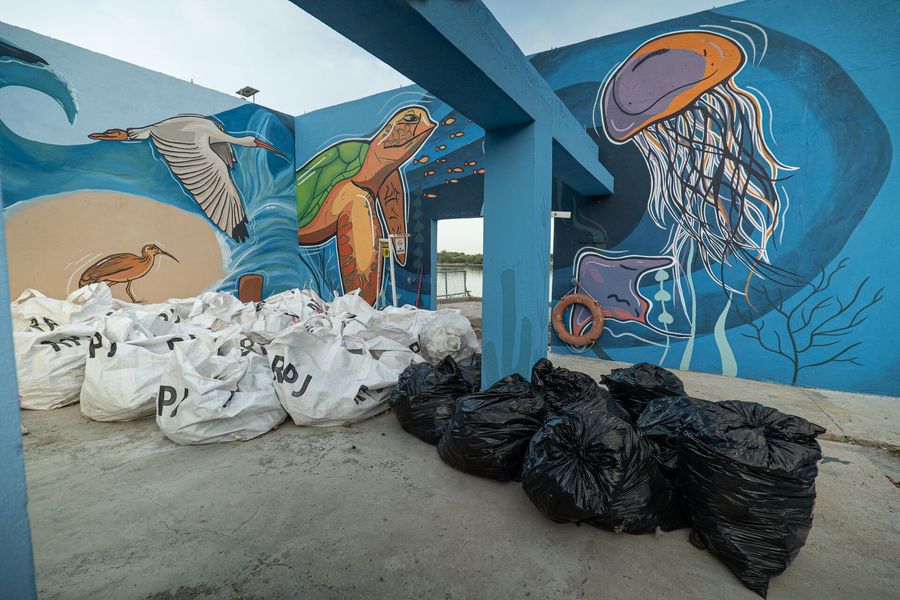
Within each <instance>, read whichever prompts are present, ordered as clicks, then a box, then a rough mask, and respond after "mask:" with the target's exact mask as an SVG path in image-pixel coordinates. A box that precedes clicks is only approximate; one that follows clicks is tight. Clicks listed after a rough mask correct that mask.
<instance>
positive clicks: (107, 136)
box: [88, 129, 128, 142]
mask: <svg viewBox="0 0 900 600" xmlns="http://www.w3.org/2000/svg"><path fill="white" fill-rule="evenodd" d="M88 137H89V138H91V139H92V140H115V141H118V142H124V141H125V140H127V139H128V133H127V132H126V131H125V130H124V129H107V130H106V131H104V132H101V133H92V134H90V135H88Z"/></svg>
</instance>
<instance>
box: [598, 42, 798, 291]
mask: <svg viewBox="0 0 900 600" xmlns="http://www.w3.org/2000/svg"><path fill="white" fill-rule="evenodd" d="M745 62H746V54H745V53H744V50H743V49H742V48H741V46H740V45H739V44H738V43H737V42H735V41H734V40H732V39H730V38H728V37H725V36H723V35H720V34H716V33H711V32H705V31H686V32H679V33H674V34H669V35H664V36H661V37H658V38H655V39H653V40H650V41H648V42H646V43H645V44H643V45H641V46H640V47H639V48H637V49H636V50H635V51H634V52H632V53H631V55H630V56H628V58H626V59H625V61H624V62H623V63H622V64H621V65H619V67H618V68H617V69H616V70H615V71H614V72H612V74H611V75H610V76H609V77H608V78H607V80H606V82H605V84H604V87H603V90H602V98H600V99H598V100H599V103H600V108H601V110H602V115H603V128H604V131H605V133H606V136H607V137H608V138H609V140H610V141H611V142H614V143H618V144H624V143H628V142H631V143H634V144H635V145H636V146H637V148H638V149H639V151H640V152H641V155H642V156H643V158H644V161H645V163H646V165H647V168H648V171H649V175H650V197H649V198H648V212H649V214H650V216H651V218H652V219H653V221H654V222H655V223H656V224H657V225H658V226H660V227H662V228H668V229H669V240H668V243H667V245H666V250H665V251H666V252H668V253H670V254H671V255H672V256H673V257H674V258H675V259H676V260H677V261H678V262H679V264H680V265H682V267H683V268H691V266H690V265H687V264H686V262H687V260H686V259H685V255H687V254H688V249H689V248H692V247H693V248H696V250H697V255H698V256H699V258H700V260H701V262H702V264H703V266H704V268H705V270H706V272H707V273H708V274H709V276H710V277H711V278H712V279H713V280H715V281H716V282H717V283H719V284H720V285H722V286H723V288H725V289H727V290H728V291H735V292H738V293H746V291H747V289H748V287H749V282H750V278H751V277H753V276H758V277H764V278H768V279H774V280H779V279H780V280H781V281H782V282H784V281H787V280H789V279H790V273H789V272H787V271H785V270H783V269H780V268H778V267H775V266H773V265H771V264H769V258H768V246H769V242H770V240H771V239H772V237H773V234H774V233H775V231H776V229H777V228H778V227H779V226H780V220H781V210H782V209H781V200H780V198H779V194H778V190H777V189H776V187H775V182H776V180H777V179H778V172H779V169H782V170H790V169H791V167H788V166H786V165H784V164H782V163H780V162H779V161H778V160H777V159H776V158H775V156H774V155H773V154H772V152H771V150H769V148H768V146H767V145H766V141H765V139H764V137H763V135H762V133H761V127H760V123H761V120H762V117H761V115H762V110H761V108H760V105H759V102H758V101H757V99H756V97H755V96H754V95H753V94H751V93H750V92H748V91H746V90H743V89H741V88H740V87H738V85H737V84H736V83H735V81H734V76H735V75H736V74H737V73H738V72H739V71H740V70H741V68H742V67H743V66H744V64H745ZM732 258H734V259H736V260H732ZM732 280H740V281H743V282H744V283H745V285H743V286H738V287H734V286H733V285H732V284H731V283H729V282H730V281H732ZM741 287H743V290H741V289H740V288H741Z"/></svg>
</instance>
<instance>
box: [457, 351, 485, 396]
mask: <svg viewBox="0 0 900 600" xmlns="http://www.w3.org/2000/svg"><path fill="white" fill-rule="evenodd" d="M456 364H458V365H459V370H460V372H461V373H462V376H463V379H465V380H466V381H467V382H468V383H469V386H470V387H471V388H472V391H473V392H477V391H478V390H480V389H481V355H480V354H473V355H472V356H470V357H469V358H464V359H463V360H461V361H459V362H458V363H456Z"/></svg>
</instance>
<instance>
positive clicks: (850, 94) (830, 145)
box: [296, 0, 900, 394]
mask: <svg viewBox="0 0 900 600" xmlns="http://www.w3.org/2000/svg"><path fill="white" fill-rule="evenodd" d="M898 11H900V5H898V4H897V3H895V2H890V1H885V0H865V1H863V2H860V3H855V4H854V5H853V6H852V7H846V8H845V9H844V14H842V17H841V18H840V19H835V12H834V7H833V4H832V3H831V2H828V1H827V0H813V1H812V2H807V3H803V4H802V5H797V4H796V3H790V2H786V1H783V0H750V1H748V2H744V3H741V4H737V5H731V6H728V7H725V8H722V9H716V10H712V11H707V12H703V13H698V14H695V15H690V16H687V17H683V18H679V19H675V20H672V21H666V22H662V23H657V24H654V25H652V26H648V27H644V28H641V29H637V30H632V31H627V32H622V33H619V34H616V35H612V36H607V37H603V38H597V39H594V40H588V41H586V42H583V43H580V44H575V45H572V46H568V47H564V48H558V49H555V50H551V51H548V52H543V53H540V54H537V55H535V56H533V57H531V60H532V64H533V65H534V66H535V67H536V68H537V69H538V71H539V72H540V73H541V74H542V75H543V76H544V77H545V78H546V79H547V81H548V82H549V83H550V85H551V87H552V88H553V89H554V90H555V91H556V93H557V94H558V95H559V96H560V97H561V98H562V100H563V101H564V103H565V104H566V105H567V106H568V108H569V109H570V110H571V111H572V112H573V113H574V114H575V116H576V117H577V119H578V120H579V122H580V123H581V124H582V125H583V126H584V127H585V130H586V131H588V133H589V134H591V135H592V136H593V137H594V139H595V140H596V141H597V143H598V145H599V146H600V149H601V156H602V158H603V162H604V165H605V166H606V167H607V168H608V169H609V170H610V171H611V172H612V174H613V175H614V177H615V180H616V193H615V194H613V195H612V196H610V197H607V198H605V199H603V200H599V201H598V200H586V199H584V198H582V197H580V196H579V195H578V194H576V193H575V192H573V191H572V190H571V189H569V188H567V187H566V186H564V185H562V184H559V183H557V184H556V185H555V189H554V197H553V205H554V208H557V209H561V210H569V211H572V212H573V217H572V219H570V220H557V221H556V236H555V243H554V248H553V254H554V272H553V281H554V284H553V289H552V297H553V298H559V297H561V296H562V295H564V294H565V293H567V292H569V291H570V288H571V284H570V283H569V282H570V279H571V278H572V276H573V275H579V277H581V279H582V281H583V282H584V283H585V284H586V285H587V290H588V291H589V292H590V293H592V294H594V295H595V296H597V298H598V300H600V302H601V304H602V305H603V306H604V308H605V310H606V317H607V318H606V329H605V332H604V334H603V337H602V338H601V340H600V341H599V342H598V343H597V344H595V345H594V346H593V347H591V348H589V349H578V348H570V347H567V346H566V345H564V344H562V343H561V342H560V340H559V339H558V338H556V337H555V336H554V337H553V347H554V350H555V351H557V352H564V353H565V352H576V353H581V354H583V355H585V356H597V357H600V358H609V359H613V360H621V361H628V362H638V361H648V362H652V363H656V364H662V365H664V366H666V367H672V368H685V369H691V370H697V371H704V372H710V373H724V374H728V375H737V376H740V377H748V378H755V379H762V380H771V381H779V382H786V383H797V384H800V385H814V386H820V387H826V388H831V389H842V390H851V391H860V392H871V393H876V394H894V393H896V389H897V387H898V383H900V382H898V379H900V369H898V366H900V365H898V364H897V362H898V359H897V353H896V352H894V351H893V350H892V349H893V340H894V338H895V337H897V335H896V332H894V329H896V327H895V326H894V325H893V323H894V322H895V320H894V318H893V317H894V315H895V314H897V312H898V310H900V299H898V296H897V295H896V292H895V288H896V287H897V278H898V276H897V274H896V270H895V269H891V268H890V266H889V265H891V264H892V263H893V262H894V261H895V260H896V258H897V257H896V253H897V250H895V249H894V247H893V246H892V245H891V244H890V243H889V240H890V239H892V238H891V227H892V226H893V224H894V222H895V221H896V209H895V208H894V206H893V203H892V200H891V199H892V198H894V197H895V196H896V194H897V186H898V181H897V178H898V175H897V169H896V167H895V166H894V160H893V143H894V139H893V138H895V137H896V132H897V130H898V108H897V104H896V102H895V96H896V87H897V85H896V82H897V81H898V73H897V67H896V65H895V64H894V63H893V62H892V60H891V57H892V56H894V55H895V54H896V51H897V50H898V45H900V44H898V41H897V38H896V36H895V35H894V34H893V32H892V27H893V26H894V24H896V23H897V22H898V16H900V13H898ZM685 31H688V32H701V33H704V32H705V34H706V35H707V37H708V38H711V39H721V38H725V40H726V42H727V43H729V44H734V45H735V47H736V48H738V52H739V53H740V54H741V55H742V57H743V65H742V66H741V67H740V69H739V70H737V71H736V72H734V73H729V76H728V77H727V79H728V80H729V81H730V83H725V81H724V80H723V81H722V85H723V86H726V87H729V89H736V90H738V91H730V92H728V93H729V94H731V96H729V98H732V97H740V98H742V99H743V100H744V101H745V102H746V103H747V105H748V106H749V108H747V107H745V110H744V112H743V113H741V114H740V115H738V114H737V113H735V114H732V115H731V116H730V117H728V116H727V115H724V114H718V115H716V117H717V118H719V119H720V122H721V123H722V124H723V125H721V126H724V123H725V122H726V121H727V122H728V124H729V126H730V131H732V133H733V132H734V131H735V128H736V127H737V126H740V129H741V131H742V135H740V136H738V137H739V140H740V141H739V142H734V143H736V144H738V145H737V146H735V147H733V148H731V150H732V151H735V150H739V152H738V153H742V154H741V155H742V160H743V161H744V163H746V164H750V165H752V166H753V170H754V173H755V174H756V175H755V176H757V177H761V179H758V180H756V181H755V185H756V186H757V187H760V188H765V189H764V190H760V191H761V193H754V192H752V191H751V192H747V191H744V193H743V196H741V197H738V198H732V196H733V194H732V190H731V189H730V188H729V186H727V185H726V186H724V187H720V189H719V195H718V201H719V202H720V203H722V205H723V206H726V208H727V209H728V210H737V211H738V212H740V213H742V214H743V218H744V221H743V226H744V227H745V235H744V238H745V239H744V240H743V245H740V244H735V243H732V244H731V245H730V246H729V248H730V250H729V251H726V252H725V253H724V255H722V253H720V256H718V258H716V256H715V252H708V251H707V250H710V249H711V248H712V245H710V243H709V239H708V235H709V234H710V233H714V234H717V235H718V236H719V238H722V239H725V240H726V241H727V240H728V238H729V231H731V230H730V229H729V226H727V225H725V226H722V227H721V228H719V225H718V224H717V222H716V217H715V216H714V214H713V216H709V215H707V216H705V217H704V218H702V219H694V220H691V219H684V218H683V217H684V214H683V213H682V214H679V213H678V209H677V206H678V205H679V202H681V201H683V200H684V198H683V197H681V196H679V194H677V193H676V194H671V193H670V194H663V195H661V196H660V195H657V197H656V200H655V201H654V202H653V203H655V204H657V205H658V207H659V210H658V214H657V215H656V216H657V219H656V220H654V219H653V216H652V215H651V213H650V211H649V208H650V206H651V204H652V202H651V199H652V198H653V191H654V185H656V189H657V191H659V189H660V186H661V184H660V182H659V181H654V179H653V178H652V176H651V171H650V168H649V167H648V163H647V160H646V159H645V157H644V154H642V151H641V148H640V147H639V146H638V142H637V141H635V138H637V137H641V136H634V137H632V138H629V139H627V140H624V143H620V142H621V141H611V140H610V138H609V137H608V136H607V133H606V131H605V128H604V118H605V117H606V116H607V115H605V114H604V109H603V92H604V89H606V85H607V81H608V77H610V76H611V74H612V73H613V71H615V69H616V68H617V67H618V66H619V65H621V64H622V63H623V62H624V61H626V60H627V59H628V58H629V56H630V55H632V53H635V51H637V50H638V49H639V48H641V46H643V45H644V44H646V43H647V42H649V41H651V40H653V39H654V38H658V37H661V36H662V37H665V36H672V35H673V34H677V33H678V32H685ZM714 36H719V37H718V38H715V37H714ZM672 56H674V54H672V55H670V56H669V57H668V58H671V57H672ZM634 62H635V61H633V62H632V63H631V66H633V64H634ZM676 63H677V61H676ZM676 67H677V68H676ZM682 67H683V65H680V64H675V66H674V67H672V68H671V69H668V71H670V72H672V73H679V72H680V71H679V69H681V68H682ZM662 71H663V72H665V71H667V69H665V68H664V69H662ZM609 85H610V86H611V85H612V84H609ZM641 85H643V86H644V87H645V89H648V90H650V93H652V92H653V90H654V89H658V88H659V86H665V85H668V84H667V83H666V82H665V81H660V80H659V79H658V77H657V79H653V78H649V79H647V80H645V81H643V82H641ZM654 86H656V87H655V88H654ZM610 89H611V88H610ZM735 95H736V96H735ZM700 96H701V94H700V93H698V94H696V97H695V98H694V99H693V100H694V101H696V100H697V99H699V98H700ZM717 97H718V98H720V101H721V102H725V103H727V102H728V101H729V100H728V99H725V97H724V96H722V94H721V93H720V94H719V96H717ZM670 101H671V97H670V98H669V99H668V100H666V102H670ZM731 101H734V100H731ZM406 104H421V105H423V106H426V107H427V108H428V110H429V111H430V113H431V114H432V116H433V117H434V119H435V120H436V121H438V122H439V123H441V125H440V126H439V127H438V129H437V130H436V131H435V132H434V134H433V135H432V137H431V138H430V139H429V141H428V143H427V145H426V146H425V147H423V148H422V149H421V150H420V152H419V153H418V155H417V156H416V160H413V161H410V162H409V163H408V164H406V165H405V166H404V168H403V170H404V173H405V175H406V181H407V184H408V188H409V201H408V206H409V217H408V219H409V227H408V229H409V232H410V234H411V235H412V237H411V238H410V257H411V258H410V260H409V262H408V263H407V266H406V268H405V269H401V270H400V273H401V276H400V277H399V278H398V282H397V285H398V288H399V291H400V298H401V300H402V301H404V302H414V301H415V299H416V291H417V290H418V289H419V281H420V280H421V281H422V282H423V284H422V286H421V289H422V290H429V293H431V292H430V290H431V289H432V285H431V284H433V281H432V280H431V277H430V275H431V273H430V269H431V262H430V261H428V260H427V257H428V254H429V250H430V249H431V246H432V244H433V240H432V239H431V231H432V224H433V223H434V221H435V220H436V219H441V218H459V217H472V216H481V215H482V214H483V212H484V211H483V207H482V201H483V198H484V177H483V176H482V174H481V173H480V169H482V168H486V167H487V164H486V163H485V156H484V147H483V143H484V137H483V131H481V130H480V129H479V128H478V127H476V126H474V125H473V124H471V123H468V120H467V119H466V118H465V116H464V115H461V114H459V113H457V112H456V111H453V110H452V108H450V107H448V106H447V105H445V104H444V103H442V102H440V101H439V100H437V99H434V98H432V97H431V96H429V95H428V94H427V93H426V92H424V91H423V90H421V89H420V88H417V87H414V86H413V87H409V88H402V89H400V90H396V91H392V92H386V93H384V94H379V95H376V96H372V97H369V98H365V99H362V100H359V101H356V102H351V103H347V104H344V105H341V106H337V107H331V108H327V109H324V110H321V111H316V112H313V113H309V114H307V115H303V116H301V117H298V118H297V120H296V128H297V131H298V136H297V147H296V156H297V162H298V166H299V165H300V164H303V163H304V162H306V161H307V160H309V159H310V158H312V157H313V156H315V155H316V154H317V153H318V152H319V151H321V150H322V149H324V148H326V147H328V146H329V145H331V144H334V143H335V142H336V141H339V140H341V139H346V138H348V137H357V136H366V135H371V134H372V133H373V132H374V131H377V130H378V128H380V127H381V126H382V124H383V123H384V120H385V119H386V118H387V117H388V116H389V115H390V114H392V113H393V111H394V110H396V109H397V108H399V107H401V106H403V105H406ZM754 106H755V108H754ZM691 107H693V108H696V102H694V103H689V105H685V106H679V107H678V108H680V109H681V113H680V114H683V113H684V112H685V111H688V110H689V109H690V108H691ZM607 112H608V111H607ZM609 116H611V115H609ZM448 117H449V118H452V119H454V123H452V124H451V125H444V124H443V122H444V121H445V120H446V119H447V118H448ZM741 119H743V121H741ZM663 121H668V122H669V123H670V124H671V125H673V126H675V125H677V124H678V115H677V114H672V115H671V118H670V119H663ZM684 125H685V123H684V122H683V120H682V123H681V126H684ZM660 126H661V127H662V125H660ZM715 127H716V126H713V127H711V128H710V130H711V131H712V133H716V130H715ZM460 132H461V133H462V134H463V135H461V136H459V135H458V134H459V133H460ZM699 132H700V131H699V130H697V131H695V132H694V133H697V134H698V135H699ZM454 134H456V135H454ZM713 137H714V136H713ZM713 137H710V140H712V139H713ZM725 137H726V139H728V138H727V135H726V136H725ZM657 141H659V140H657ZM648 143H650V142H648ZM441 146H445V147H443V148H441ZM439 148H440V149H439ZM715 152H716V150H715V144H714V143H713V144H712V145H711V147H710V149H709V151H708V152H707V162H706V163H702V160H703V159H702V157H701V156H700V155H699V154H697V153H695V156H694V158H692V159H691V160H689V161H688V162H687V163H679V165H680V167H679V168H681V169H682V172H683V174H688V175H689V174H690V173H691V172H692V170H691V169H692V167H693V168H694V170H693V172H695V173H696V171H697V169H696V167H697V165H699V164H701V163H702V164H706V165H707V166H709V165H710V164H711V163H709V162H708V159H710V158H711V156H712V155H713V154H715ZM766 152H769V153H770V154H771V157H770V158H771V163H772V164H773V165H775V166H776V167H777V169H776V171H777V172H775V171H773V170H772V169H770V168H769V166H768V165H767V164H765V163H763V162H761V159H760V157H761V156H763V155H764V154H765V153H766ZM425 157H427V162H422V159H423V158H425ZM438 161H440V162H438ZM754 161H756V162H754ZM774 161H777V162H778V163H780V166H779V165H777V164H776V163H775V162H774ZM488 162H489V161H488ZM725 162H726V164H724V165H723V166H722V169H731V168H732V166H731V165H729V164H727V161H725ZM737 162H740V161H737ZM737 162H736V163H735V164H737ZM665 164H669V166H670V167H671V168H672V170H673V171H674V170H675V168H674V167H672V164H673V163H672V162H671V161H670V162H669V163H665V161H664V163H663V165H664V166H665ZM738 168H740V167H738ZM448 169H449V171H448ZM456 169H458V171H457V170H456ZM700 169H701V170H702V166H701V167H700ZM663 172H664V173H665V169H664V171H663ZM765 174H768V175H769V176H770V179H773V181H772V180H770V181H768V182H766V178H765V177H763V175H765ZM676 180H677V178H676ZM662 181H665V179H664V178H663V180H662ZM670 183H671V182H670ZM679 185H680V184H679ZM769 185H771V189H769V188H768V187H767V186H769ZM676 188H677V185H676ZM682 189H683V188H682ZM772 190H774V192H773V191H772ZM739 192H740V190H738V193H739ZM760 195H761V196H762V198H758V197H757V196H760ZM776 196H777V197H776ZM741 200H743V201H744V205H743V206H745V209H744V210H743V211H741V210H739V206H741V205H740V202H741ZM767 202H768V203H769V205H771V208H767V204H766V203H767ZM714 203H715V201H714V202H713V206H714V205H715V204H714ZM748 211H749V212H748ZM776 214H777V223H776V222H775V221H776V218H775V216H774V215H776ZM756 215H761V216H759V217H758V218H757V220H761V221H760V222H761V223H762V225H761V231H764V232H766V236H765V237H766V240H765V243H764V244H763V243H762V242H763V240H762V237H763V236H762V233H761V231H758V230H756V229H755V228H754V227H753V224H752V219H753V218H755V216H756ZM732 220H733V219H732ZM515 222H516V221H515V219H513V218H510V219H509V223H510V225H509V229H508V231H507V232H506V234H507V235H509V236H516V235H521V231H520V230H519V229H517V228H516V226H515V225H514V223H515ZM679 222H681V223H682V224H681V225H676V223H679ZM679 228H680V230H681V232H682V233H681V235H680V236H679V235H678V231H679ZM769 229H771V231H769ZM691 231H694V232H696V238H697V239H694V238H692V237H691V236H690V235H689V232H691ZM701 232H702V234H701ZM704 236H707V237H704ZM676 238H677V239H680V240H681V241H682V244H681V245H680V251H675V250H674V249H673V248H672V247H671V246H670V244H669V242H670V240H672V239H676ZM701 240H703V243H704V244H707V248H706V250H701V248H700V241H701ZM763 247H764V249H765V253H764V255H762V256H760V248H763ZM739 253H743V255H744V257H745V259H746V260H745V261H744V262H743V263H742V262H741V260H740V259H739V258H738V257H737V255H738V254H739ZM704 263H705V264H704ZM327 267H328V268H329V269H332V271H333V270H334V269H336V263H335V261H334V260H332V261H331V262H330V263H329V264H328V265H327ZM707 267H708V268H707ZM322 268H323V264H322V263H316V264H307V266H306V269H307V271H306V275H305V277H306V280H309V281H313V280H315V279H316V277H321V275H316V274H315V272H316V271H317V270H319V271H321V270H322ZM420 272H421V273H422V275H421V277H420V275H419V273H420ZM823 273H824V278H822V275H823ZM330 281H331V282H333V281H334V277H333V276H332V278H331V280H330ZM385 289H387V287H386V286H385ZM430 302H431V299H430V298H426V297H425V296H424V295H423V294H420V305H424V306H429V305H430ZM568 317H569V318H571V320H572V321H573V323H572V325H573V326H575V327H576V328H578V329H579V331H586V330H587V329H588V328H589V327H590V326H591V325H590V322H589V321H588V320H587V319H586V317H587V315H584V314H578V313H576V314H574V315H568ZM788 318H790V323H788V321H787V320H788ZM779 343H780V347H779ZM795 349H796V351H795Z"/></svg>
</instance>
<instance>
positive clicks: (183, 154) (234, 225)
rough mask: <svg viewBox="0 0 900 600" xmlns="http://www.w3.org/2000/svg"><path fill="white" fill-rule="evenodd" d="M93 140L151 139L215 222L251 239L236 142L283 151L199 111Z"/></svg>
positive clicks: (93, 136) (228, 231)
mask: <svg viewBox="0 0 900 600" xmlns="http://www.w3.org/2000/svg"><path fill="white" fill-rule="evenodd" d="M89 137H90V138H91V139H92V140H112V141H118V142H124V141H135V140H137V141H143V140H150V143H152V144H153V147H154V148H155V149H156V151H157V152H159V154H160V156H162V159H163V160H164V161H165V162H166V164H167V165H168V167H169V169H170V170H171V171H172V174H173V175H175V177H177V178H178V181H180V182H181V184H182V185H183V186H184V188H185V189H186V190H187V191H188V192H190V194H191V196H192V197H193V198H194V200H196V201H197V204H198V205H199V206H200V208H201V209H202V210H203V212H204V213H206V216H207V217H209V219H210V221H212V222H213V223H215V225H216V227H218V228H219V229H221V230H222V231H223V232H224V233H225V234H226V235H228V237H230V238H232V239H233V240H234V241H235V242H243V241H245V240H246V239H247V214H246V212H245V210H244V203H243V201H242V200H241V195H240V192H238V189H237V187H236V186H235V185H234V181H233V180H232V179H231V173H230V171H231V169H233V168H234V165H235V163H236V162H237V161H236V159H235V156H234V150H233V149H232V147H231V146H232V144H235V145H238V146H245V147H250V148H254V147H255V148H263V149H265V150H268V151H270V152H275V153H276V154H279V155H281V156H284V153H283V152H282V151H281V150H278V149H277V148H275V147H274V146H272V145H271V144H269V143H268V142H265V141H263V140H261V139H259V137H256V136H252V135H243V136H234V135H231V134H229V133H227V132H226V131H225V129H224V128H223V127H222V125H220V124H219V123H216V122H215V121H213V120H212V119H209V118H207V117H203V116H200V115H181V116H178V117H172V118H171V119H165V120H164V121H160V122H159V123H154V124H153V125H147V126H145V127H132V128H129V129H107V130H106V131H103V132H100V133H92V134H90V136H89Z"/></svg>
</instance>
